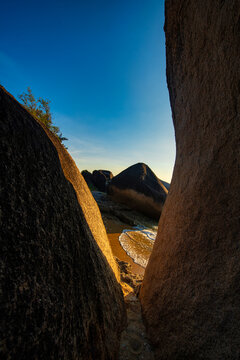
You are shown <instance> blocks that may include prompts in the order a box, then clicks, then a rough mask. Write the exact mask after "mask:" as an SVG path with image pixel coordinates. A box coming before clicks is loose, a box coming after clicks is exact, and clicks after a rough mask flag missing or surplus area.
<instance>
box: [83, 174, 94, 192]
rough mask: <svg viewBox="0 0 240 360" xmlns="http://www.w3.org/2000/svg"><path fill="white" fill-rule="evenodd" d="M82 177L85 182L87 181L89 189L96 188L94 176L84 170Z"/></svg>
mask: <svg viewBox="0 0 240 360" xmlns="http://www.w3.org/2000/svg"><path fill="white" fill-rule="evenodd" d="M81 174H82V176H83V177H84V180H85V181H86V183H87V184H88V187H90V188H91V187H94V181H93V176H92V174H91V173H90V172H89V171H87V170H83V171H82V172H81Z"/></svg>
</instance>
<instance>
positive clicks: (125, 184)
mask: <svg viewBox="0 0 240 360" xmlns="http://www.w3.org/2000/svg"><path fill="white" fill-rule="evenodd" d="M167 192H168V191H167V189H166V187H165V186H163V184H162V183H161V180H159V179H158V178H157V176H156V175H155V174H154V172H153V171H152V170H151V169H150V168H149V167H148V166H147V165H146V164H143V163H137V164H135V165H132V166H130V167H128V168H127V169H126V170H124V171H122V172H121V173H120V174H118V175H117V176H115V177H114V178H113V179H112V180H111V182H110V184H109V186H108V193H109V194H110V195H111V196H112V197H113V198H114V199H116V201H119V202H124V203H126V204H127V205H128V206H130V207H132V208H133V209H136V210H138V211H140V212H142V213H144V214H145V215H148V216H150V217H154V218H157V219H159V216H160V214H161V211H162V207H163V204H164V202H165V199H166V196H167Z"/></svg>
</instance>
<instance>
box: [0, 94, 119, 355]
mask: <svg viewBox="0 0 240 360" xmlns="http://www.w3.org/2000/svg"><path fill="white" fill-rule="evenodd" d="M0 118H1V122H0V128H1V131H0V173H1V178H0V204H1V208H0V242H1V255H0V256H1V261H0V286H1V330H0V331H1V334H0V336H1V348H0V358H1V359H6V358H7V359H74V360H76V359H84V360H85V359H94V360H96V359H102V360H105V359H117V357H118V347H119V339H120V332H121V330H122V325H123V322H124V319H125V312H124V305H123V298H122V292H121V289H120V286H119V284H118V282H117V281H116V278H115V275H114V273H113V270H114V266H113V265H112V264H111V261H110V264H111V266H112V267H111V266H110V265H109V263H108V261H107V260H109V258H110V255H109V253H108V250H107V249H108V247H109V245H107V246H106V247H105V245H104V244H103V243H104V241H105V240H104V236H105V235H103V236H102V238H101V239H100V235H99V239H96V240H97V242H98V244H99V246H98V244H97V242H96V241H95V238H94V237H95V235H96V233H97V228H98V229H100V234H103V231H102V230H101V228H102V222H101V220H99V219H100V216H99V215H98V211H97V210H96V209H97V207H96V204H95V201H94V200H93V199H92V197H91V196H90V193H89V190H88V188H87V185H86V183H85V181H84V180H83V179H82V178H81V176H80V177H79V172H78V171H77V170H76V168H75V164H74V163H73V162H72V161H71V158H70V157H69V154H68V153H67V151H66V150H65V149H63V148H62V149H61V150H59V147H60V144H57V145H56V144H55V146H54V145H53V143H52V142H51V141H50V138H49V137H48V136H47V135H46V132H45V131H44V130H43V128H42V127H41V126H40V124H39V123H38V122H37V121H36V120H35V119H34V118H33V117H32V116H31V115H30V114H29V113H28V112H27V111H26V110H25V109H24V108H23V107H22V106H21V105H20V104H19V103H18V102H17V101H16V100H15V99H14V98H12V97H11V96H10V95H9V94H8V93H7V92H6V91H4V89H3V88H0ZM48 135H49V134H48ZM56 148H57V150H58V153H57V151H56ZM58 154H59V157H60V161H61V163H60V161H59V157H58ZM68 161H69V162H68ZM61 164H62V166H61ZM93 223H94V224H93ZM100 248H101V249H102V251H101V250H100ZM104 248H105V249H104ZM103 253H104V255H103Z"/></svg>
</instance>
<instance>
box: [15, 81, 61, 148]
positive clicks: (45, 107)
mask: <svg viewBox="0 0 240 360" xmlns="http://www.w3.org/2000/svg"><path fill="white" fill-rule="evenodd" d="M18 97H19V99H20V100H21V102H22V104H23V106H24V107H25V108H26V109H27V110H28V111H29V112H30V114H32V115H33V116H34V117H35V118H37V119H38V120H39V121H41V122H42V123H43V124H44V125H45V126H46V127H47V128H48V129H49V130H50V131H51V132H52V133H53V134H54V135H56V136H57V137H58V139H59V140H60V142H61V143H62V142H63V141H66V140H68V139H67V138H66V137H64V136H63V135H62V133H61V131H60V129H59V127H58V126H55V125H53V122H52V114H51V111H50V106H49V104H50V100H48V99H43V98H38V99H36V98H35V96H34V95H33V93H32V90H31V89H30V87H28V88H27V92H25V93H22V94H20V95H19V96H18Z"/></svg>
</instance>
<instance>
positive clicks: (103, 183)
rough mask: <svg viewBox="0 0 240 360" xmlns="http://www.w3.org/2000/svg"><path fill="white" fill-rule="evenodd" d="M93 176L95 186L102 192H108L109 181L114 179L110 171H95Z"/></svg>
mask: <svg viewBox="0 0 240 360" xmlns="http://www.w3.org/2000/svg"><path fill="white" fill-rule="evenodd" d="M92 176H93V182H94V185H95V186H96V187H97V188H98V189H99V190H100V191H102V192H105V191H106V189H107V185H108V183H109V180H111V179H112V178H113V174H112V173H111V171H109V170H94V171H93V173H92Z"/></svg>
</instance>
